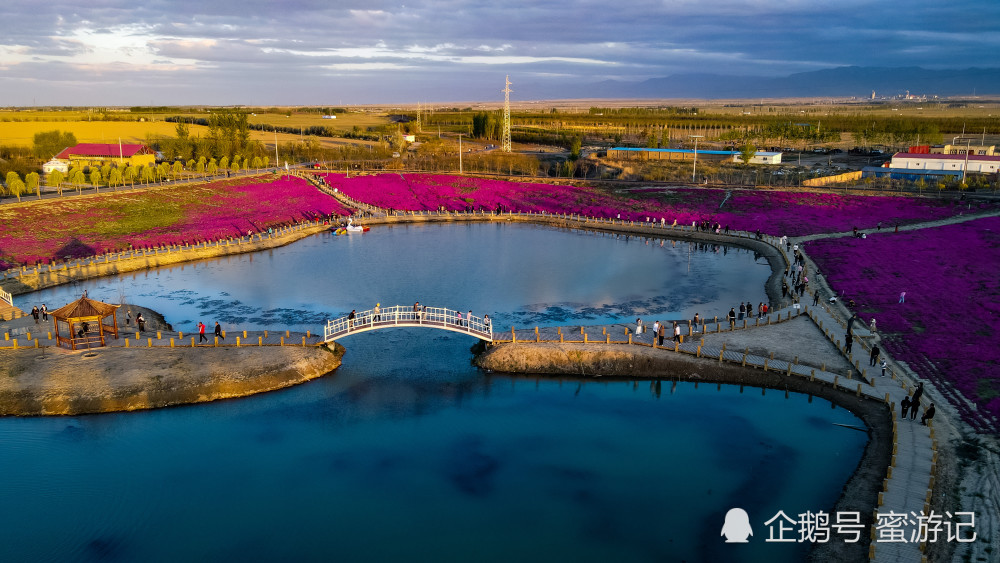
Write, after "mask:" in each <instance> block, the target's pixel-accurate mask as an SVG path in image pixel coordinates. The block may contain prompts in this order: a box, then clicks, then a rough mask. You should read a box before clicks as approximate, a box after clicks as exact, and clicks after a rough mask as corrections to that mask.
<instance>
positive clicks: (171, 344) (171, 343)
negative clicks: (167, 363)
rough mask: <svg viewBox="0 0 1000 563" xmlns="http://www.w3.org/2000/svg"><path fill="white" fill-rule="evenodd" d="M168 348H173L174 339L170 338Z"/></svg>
mask: <svg viewBox="0 0 1000 563" xmlns="http://www.w3.org/2000/svg"><path fill="white" fill-rule="evenodd" d="M170 347H171V348H173V347H174V339H173V338H171V339H170Z"/></svg>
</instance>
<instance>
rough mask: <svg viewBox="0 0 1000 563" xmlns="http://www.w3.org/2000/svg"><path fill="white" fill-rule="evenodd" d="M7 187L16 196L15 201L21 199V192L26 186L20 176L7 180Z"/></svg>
mask: <svg viewBox="0 0 1000 563" xmlns="http://www.w3.org/2000/svg"><path fill="white" fill-rule="evenodd" d="M7 189H8V190H10V193H11V194H13V195H14V196H16V197H17V201H21V194H23V193H24V191H25V189H26V187H25V185H24V182H22V181H21V179H20V178H18V179H16V180H14V181H13V182H7Z"/></svg>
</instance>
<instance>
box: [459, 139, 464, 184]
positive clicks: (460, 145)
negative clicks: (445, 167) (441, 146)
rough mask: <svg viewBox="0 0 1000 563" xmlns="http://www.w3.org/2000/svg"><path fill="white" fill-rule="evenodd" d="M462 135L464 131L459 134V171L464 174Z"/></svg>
mask: <svg viewBox="0 0 1000 563" xmlns="http://www.w3.org/2000/svg"><path fill="white" fill-rule="evenodd" d="M462 135H464V133H459V134H458V173H459V174H462Z"/></svg>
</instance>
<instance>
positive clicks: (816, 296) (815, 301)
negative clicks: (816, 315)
mask: <svg viewBox="0 0 1000 563" xmlns="http://www.w3.org/2000/svg"><path fill="white" fill-rule="evenodd" d="M816 305H819V292H818V291H816V292H814V293H813V306H814V307H815V306H816Z"/></svg>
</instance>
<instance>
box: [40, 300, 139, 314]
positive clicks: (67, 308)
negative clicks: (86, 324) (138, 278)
mask: <svg viewBox="0 0 1000 563" xmlns="http://www.w3.org/2000/svg"><path fill="white" fill-rule="evenodd" d="M118 307H121V305H112V304H110V303H104V302H101V301H96V300H94V299H90V298H88V297H81V298H79V299H77V300H76V301H74V302H72V303H70V304H68V305H64V306H62V307H59V308H58V309H56V310H54V311H49V314H50V315H52V316H53V317H56V318H60V319H76V318H81V317H101V318H104V317H107V316H108V315H113V314H115V310H117V309H118Z"/></svg>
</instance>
